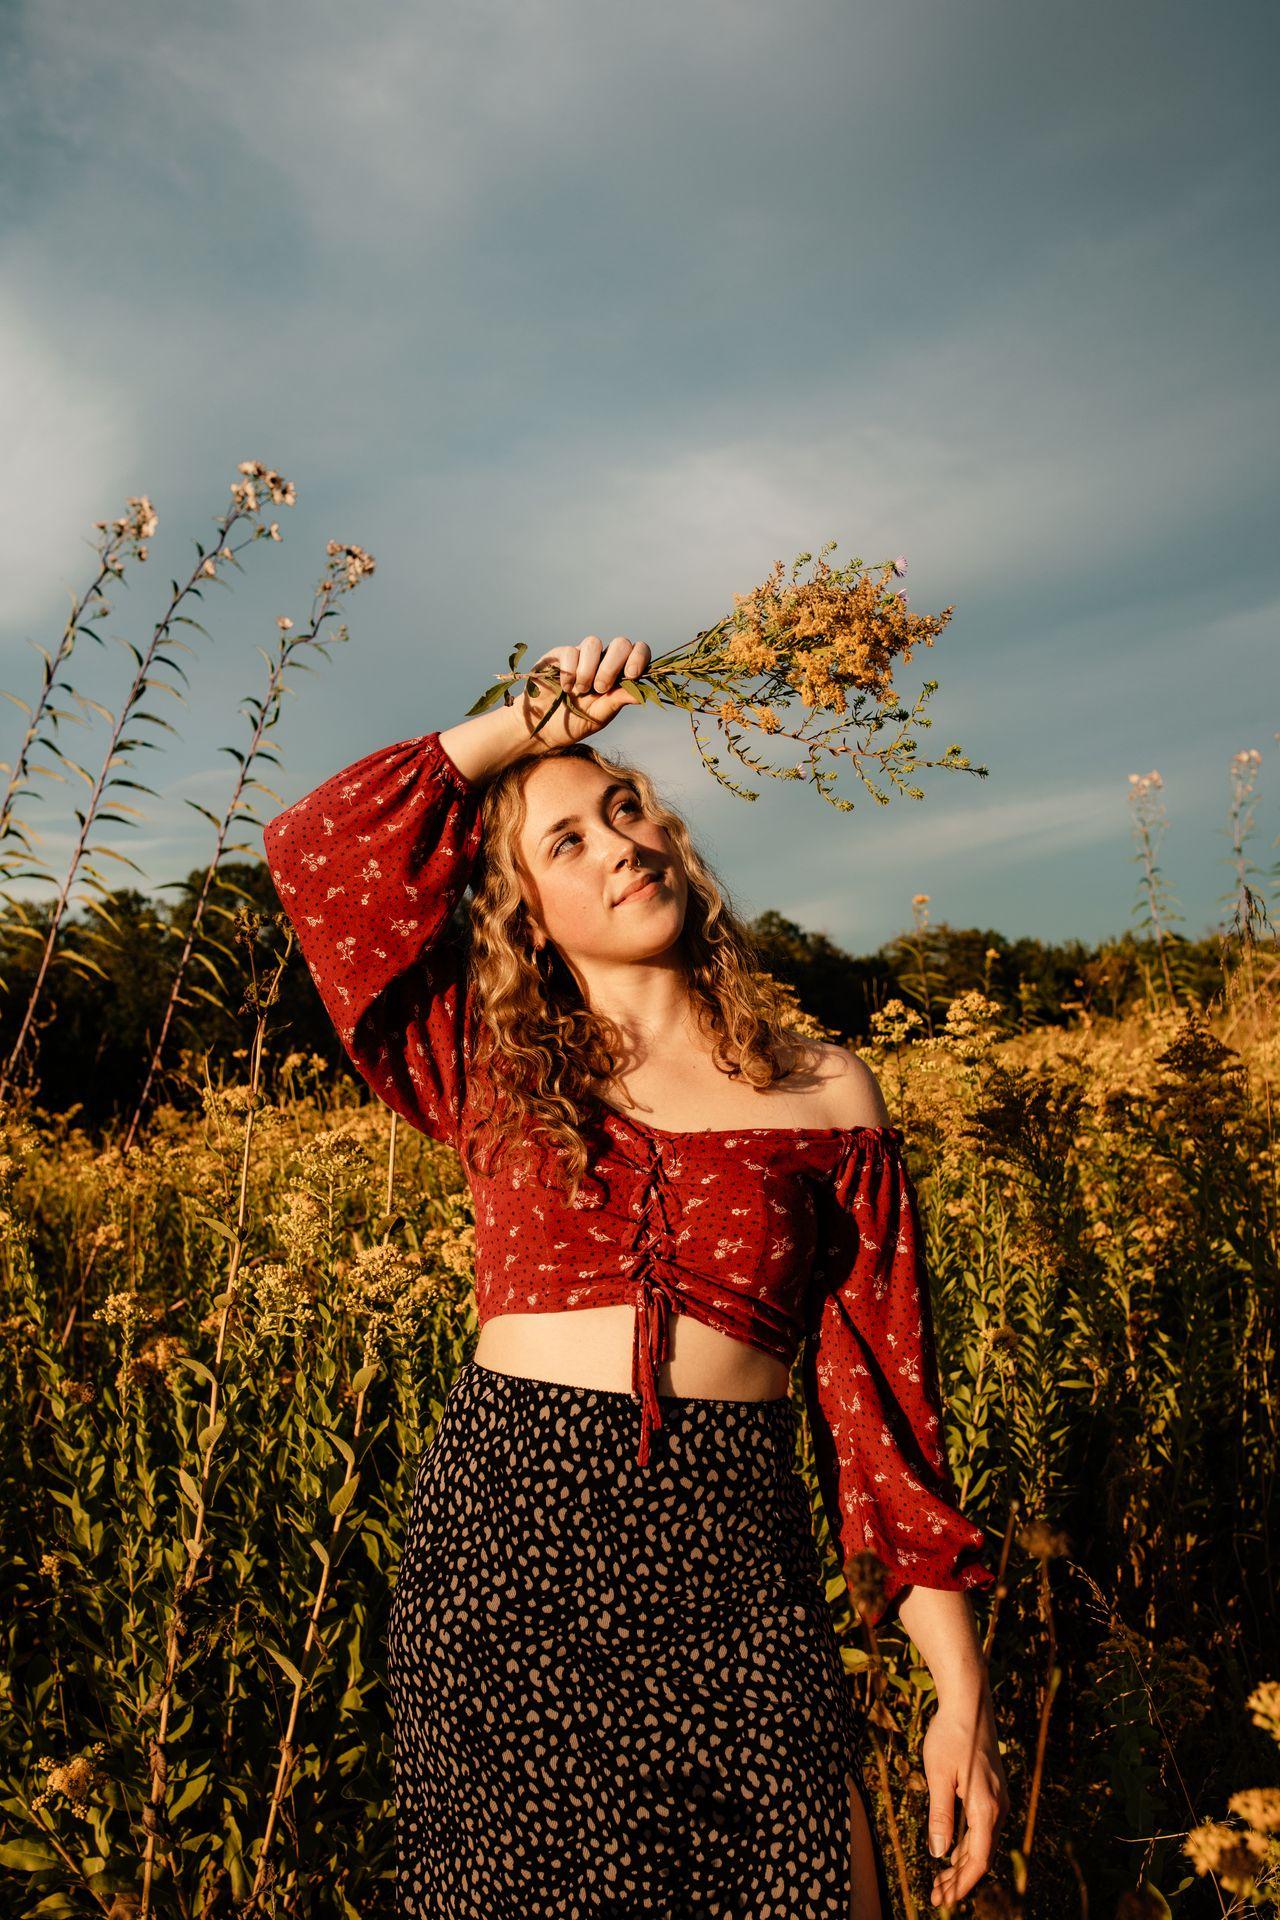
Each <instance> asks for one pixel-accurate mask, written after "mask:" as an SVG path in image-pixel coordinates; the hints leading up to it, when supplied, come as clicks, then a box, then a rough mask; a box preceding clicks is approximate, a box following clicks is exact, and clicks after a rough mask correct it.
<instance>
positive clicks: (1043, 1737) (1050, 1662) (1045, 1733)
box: [1018, 1560, 1062, 1894]
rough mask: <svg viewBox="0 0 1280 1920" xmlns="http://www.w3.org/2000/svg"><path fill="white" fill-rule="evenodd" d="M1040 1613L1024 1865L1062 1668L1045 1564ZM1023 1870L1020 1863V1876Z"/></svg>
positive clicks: (1045, 1563) (1021, 1890) (1042, 1564)
mask: <svg viewBox="0 0 1280 1920" xmlns="http://www.w3.org/2000/svg"><path fill="white" fill-rule="evenodd" d="M1040 1611H1041V1618H1042V1619H1043V1620H1044V1623H1045V1626H1046V1628H1047V1630H1048V1634H1049V1649H1048V1653H1047V1655H1046V1662H1047V1667H1046V1674H1045V1687H1044V1698H1043V1700H1042V1701H1041V1703H1040V1730H1039V1732H1038V1734H1037V1736H1036V1764H1035V1768H1034V1771H1033V1772H1032V1775H1031V1792H1030V1794H1029V1796H1028V1799H1027V1818H1026V1824H1025V1826H1024V1827H1023V1830H1022V1858H1023V1861H1024V1863H1026V1862H1029V1861H1030V1858H1031V1843H1032V1839H1033V1837H1034V1834H1035V1829H1036V1809H1037V1807H1038V1806H1039V1804H1040V1783H1041V1781H1042V1780H1043V1778H1044V1756H1045V1749H1046V1747H1047V1745H1048V1742H1049V1713H1050V1710H1051V1708H1052V1706H1053V1696H1054V1694H1055V1693H1056V1692H1057V1691H1058V1682H1059V1681H1060V1680H1061V1678H1062V1669H1061V1667H1059V1666H1058V1665H1057V1664H1056V1655H1057V1649H1058V1636H1057V1632H1056V1629H1055V1627H1054V1623H1053V1600H1052V1597H1051V1595H1050V1591H1049V1562H1048V1561H1047V1560H1042V1561H1041V1562H1040ZM1025 1873H1026V1867H1025V1864H1024V1874H1025ZM1018 1891H1019V1893H1021V1894H1025V1892H1026V1885H1025V1880H1024V1884H1023V1885H1022V1886H1021V1887H1019V1889H1018Z"/></svg>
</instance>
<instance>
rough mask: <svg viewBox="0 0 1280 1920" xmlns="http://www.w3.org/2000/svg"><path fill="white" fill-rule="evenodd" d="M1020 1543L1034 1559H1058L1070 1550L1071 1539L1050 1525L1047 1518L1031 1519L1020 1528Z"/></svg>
mask: <svg viewBox="0 0 1280 1920" xmlns="http://www.w3.org/2000/svg"><path fill="white" fill-rule="evenodd" d="M1018 1545H1019V1546H1020V1547H1021V1548H1022V1550H1023V1552H1024V1553H1029V1554H1030V1555H1031V1558H1032V1559H1033V1560H1056V1559H1057V1558H1058V1557H1059V1556H1060V1555H1062V1554H1065V1553H1067V1552H1069V1551H1070V1541H1069V1540H1068V1538H1067V1535H1066V1534H1065V1533H1063V1532H1062V1531H1061V1530H1060V1529H1059V1528H1057V1527H1052V1526H1050V1524H1049V1522H1048V1521H1047V1520H1031V1521H1029V1522H1028V1523H1027V1525H1026V1526H1025V1527H1020V1528H1019V1530H1018Z"/></svg>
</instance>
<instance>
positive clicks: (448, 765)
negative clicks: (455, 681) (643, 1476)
mask: <svg viewBox="0 0 1280 1920" xmlns="http://www.w3.org/2000/svg"><path fill="white" fill-rule="evenodd" d="M482 797H483V788H482V787H481V786H479V785H476V784H474V783H472V782H471V781H469V780H468V779H467V778H466V777H465V775H464V774H462V773H461V772H460V770H459V769H458V768H457V767H456V766H455V765H454V763H453V762H452V760H451V759H450V758H449V756H448V754H447V753H446V751H445V749H444V748H443V747H442V746H441V744H440V737H439V734H438V733H435V732H433V733H427V734H423V735H420V736H419V737H417V738H416V739H412V740H404V741H400V742H399V743H397V744H396V745H394V746H390V747H383V748H380V749H378V750H377V751H376V752H373V753H370V754H367V755H365V757H364V758H363V759H361V760H357V761H356V762H355V763H354V765H352V766H350V767H348V768H346V769H345V770H344V771H343V772H341V773H336V774H334V775H333V776H332V777H331V778H330V779H328V780H325V781H324V782H323V783H322V784H321V785H320V786H318V787H317V788H316V789H315V790H314V792H312V793H309V794H307V795H306V796H305V797H304V798H303V799H301V800H299V801H297V802H296V804H295V805H293V806H291V807H288V808H286V809H285V811H284V812H283V813H279V814H277V815H276V816H275V817H274V818H273V819H272V820H270V821H269V822H268V823H267V826H266V828H265V831H264V841H265V848H266V856H267V864H268V868H269V870H270V873H271V877H272V880H273V881H274V883H275V887H276V890H277V892H278V893H279V895H280V898H281V901H282V903H283V905H284V907H285V909H286V911H287V913H288V915H289V918H290V920H291V921H292V923H293V926H294V929H295V931H296V934H297V938H298V942H299V945H300V946H301V948H302V953H303V958H304V959H305V961H306V963H307V966H308V968H309V969H310V972H311V976H312V978H313V980H314V981H315V984H316V987H317V989H318V991H319V994H320V997H321V999H322V1001H323V1002H324V1005H325V1008H326V1010H327V1012H328V1013H329V1015H330V1018H331V1019H332V1020H333V1022H334V1024H335V1026H336V1027H337V1030H338V1034H339V1036H340V1038H341V1040H342V1044H343V1046H344V1047H345V1048H346V1051H347V1053H348V1054H349V1055H350V1057H351V1059H352V1061H353V1062H354V1064H355V1066H356V1067H357V1069H358V1070H359V1072H360V1073H361V1075H362V1076H363V1078H364V1079H365V1080H366V1081H367V1082H368V1083H369V1085H370V1086H371V1087H372V1088H373V1089H374V1091H375V1092H376V1093H377V1094H378V1095H379V1097H380V1098H381V1099H382V1100H384V1101H385V1102H386V1104H387V1105H388V1106H389V1107H391V1108H393V1109H394V1110H395V1112H396V1113H398V1114H399V1115H400V1116H401V1118H402V1119H404V1120H405V1121H406V1122H407V1123H408V1124H409V1125H410V1126H412V1127H415V1128H417V1129H418V1130H419V1131H420V1132H422V1133H425V1134H428V1135H430V1136H431V1137H432V1138H433V1139H436V1140H441V1141H445V1142H447V1143H448V1144H450V1145H451V1146H454V1147H455V1148H457V1150H458V1151H459V1152H460V1153H461V1155H462V1160H463V1167H464V1170H465V1172H466V1174H467V1178H468V1181H469V1183H470V1186H471V1191H472V1197H473V1200H474V1203H475V1233H476V1275H475V1280H476V1305H477V1313H478V1317H479V1319H480V1322H481V1324H483V1323H484V1321H485V1320H487V1319H488V1318H490V1317H491V1316H493V1315H496V1314H500V1313H538V1312H550V1311H556V1310H563V1309H565V1308H573V1307H585V1306H605V1305H611V1304H618V1303H624V1304H628V1305H630V1304H634V1306H635V1309H636V1327H635V1339H634V1344H633V1361H632V1392H633V1393H634V1394H635V1395H636V1397H637V1398H638V1400H639V1403H640V1434H639V1459H640V1461H641V1463H642V1464H643V1463H645V1462H646V1461H647V1460H648V1458H649V1446H650V1435H651V1432H652V1430H653V1429H654V1428H655V1427H658V1426H660V1425H661V1424H662V1420H661V1407H660V1404H659V1396H658V1392H657V1379H658V1373H659V1370H660V1368H661V1366H662V1364H663V1361H664V1360H665V1358H666V1354H667V1343H668V1325H669V1316H670V1315H671V1314H672V1313H684V1314H689V1315H691V1316H692V1317H693V1318H694V1319H696V1320H701V1321H703V1322H705V1323H706V1324H707V1325H708V1326H712V1327H716V1328H719V1329H720V1330H722V1331H723V1332H725V1333H728V1334H731V1335H732V1336H734V1337H735V1338H736V1339H739V1340H743V1341H745V1342H746V1343H747V1344H748V1345H750V1346H753V1347H756V1348H759V1349H760V1350H762V1351H763V1352H766V1353H771V1354H774V1355H776V1356H777V1357H778V1358H780V1359H784V1360H786V1361H787V1362H788V1363H790V1362H791V1361H793V1360H794V1358H795V1355H796V1353H797V1351H798V1350H799V1347H800V1343H801V1341H802V1340H803V1341H804V1359H803V1363H802V1368H801V1374H802V1379H803V1384H804V1395H805V1405H806V1410H807V1413H808V1417H809V1424H810V1430H811V1432H812V1435H813V1442H814V1453H815V1465H816V1470H817V1475H818V1482H819V1487H820V1490H821V1493H822V1498H823V1505H824V1508H825V1510H826V1514H827V1517H828V1521H829V1523H830V1526H831V1529H832V1532H833V1534H834V1536H835V1540H836V1545H837V1548H838V1550H839V1553H840V1559H841V1565H842V1566H844V1565H846V1564H847V1562H848V1559H849V1556H850V1555H851V1554H853V1553H855V1552H857V1551H858V1550H859V1549H861V1548H868V1547H869V1548H871V1549H873V1550H874V1551H875V1552H876V1553H877V1554H878V1555H879V1557H880V1559H881V1560H882V1561H883V1562H884V1564H885V1566H886V1568H887V1570H888V1578H887V1580H886V1583H885V1598H884V1603H883V1606H882V1608H881V1609H880V1614H879V1615H877V1616H875V1617H882V1615H883V1612H884V1611H885V1610H886V1609H887V1607H888V1606H889V1604H890V1603H891V1602H892V1601H893V1599H894V1598H895V1596H896V1595H897V1594H898V1592H899V1591H900V1590H901V1589H903V1588H905V1587H907V1586H910V1585H912V1584H919V1585H921V1586H926V1587H946V1588H952V1589H955V1588H967V1587H979V1586H989V1585H990V1584H991V1583H992V1581H993V1579H994V1575H993V1574H992V1573H991V1571H990V1570H989V1568H988V1567H987V1566H986V1565H984V1564H983V1562H982V1558H981V1556H982V1554H983V1552H984V1547H985V1541H984V1536H983V1533H982V1530H981V1528H979V1527H978V1526H976V1525H974V1524H973V1523H972V1522H971V1521H969V1520H967V1519H965V1518H964V1516H963V1514H962V1513H961V1512H960V1510H959V1504H958V1495H957V1491H956V1487H955V1483H954V1480H953V1479H952V1476H951V1472H950V1468H949V1466H948V1464H947V1459H946V1455H945V1452H944V1450H943V1435H942V1406H941V1400H940V1393H939V1387H938V1377H937V1367H936V1361H935V1354H934V1341H933V1325H932V1318H931V1310H930V1301H929V1289H928V1279H927V1272H926V1266H925V1258H924V1239H923V1234H922V1231H921V1226H920V1219H919V1213H918V1208H917V1203H916V1196H915V1191H914V1188H913V1186H912V1182H911V1177H910V1175H909V1173H908V1171H907V1166H906V1161H905V1158H904V1156H903V1151H902V1146H903V1136H902V1133H901V1131H900V1129H899V1128H897V1127H893V1126H886V1127H738V1128H734V1129H732V1130H723V1129H722V1130H718V1131H698V1132H693V1133H673V1132H670V1131H667V1130H665V1129H662V1128H657V1127H651V1126H648V1125H647V1124H646V1123H645V1122H643V1121H640V1120H637V1119H634V1118H632V1117H631V1116H629V1115H627V1114H624V1113H623V1112H622V1111H621V1109H619V1108H615V1107H612V1106H609V1105H606V1104H605V1103H604V1102H603V1101H600V1102H596V1103H595V1106H596V1111H595V1112H593V1113H592V1114H590V1115H588V1116H586V1117H585V1121H584V1126H585V1137H586V1139H587V1144H588V1147H589V1149H592V1148H593V1149H594V1151H593V1152H592V1154H591V1158H590V1160H589V1172H590V1175H591V1178H590V1179H589V1180H587V1181H584V1183H583V1185H582V1187H581V1189H580V1190H579V1192H578V1194H577V1195H576V1196H574V1197H573V1198H572V1199H570V1197H569V1195H568V1193H567V1192H566V1193H565V1194H563V1195H561V1194H559V1193H558V1192H556V1191H555V1189H554V1187H549V1186H548V1185H547V1184H545V1183H543V1182H541V1181H538V1180H536V1179H534V1178H532V1177H531V1176H529V1175H528V1174H526V1173H524V1172H523V1171H522V1170H521V1169H519V1168H515V1169H507V1170H504V1171H502V1172H500V1173H499V1174H496V1175H495V1176H494V1177H486V1176H485V1175H484V1174H483V1173H482V1172H481V1170H480V1169H479V1168H478V1167H476V1166H474V1165H472V1164H471V1163H470V1161H469V1160H468V1157H467V1154H466V1148H465V1134H466V1132H467V1119H468V1112H467V1109H468V1100H469V1097H470V1095H471V1094H472V1092H473V1091H474V1085H475V1080H474V1075H472V1074H471V1072H470V1068H471V1065H472V1061H473V1058H474V1052H475V1045H474V1043H475V1019H476V1012H475V1000H474V996H473V993H472V989H471V984H470V981H469V979H468V971H467V963H466V957H465V952H464V950H463V948H462V946H461V945H460V943H459V942H458V940H457V938H456V936H455V935H454V934H453V932H452V930H451V929H450V927H449V921H450V917H451V915H452V913H453V910H454V908H455V906H456V905H457V904H458V902H459V901H460V900H461V898H462V895H463V891H464V889H465V888H466V886H467V883H468V881H469V879H470V878H471V875H472V872H473V869H474V867H475V865H476V862H477V856H478V854H479V851H480V841H481V801H482ZM522 1189H523V1190H522Z"/></svg>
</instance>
